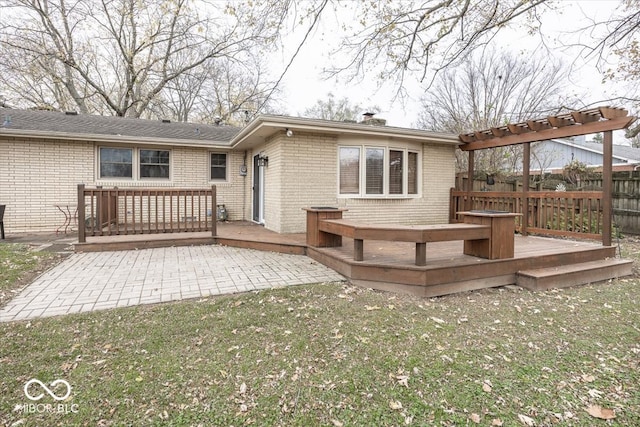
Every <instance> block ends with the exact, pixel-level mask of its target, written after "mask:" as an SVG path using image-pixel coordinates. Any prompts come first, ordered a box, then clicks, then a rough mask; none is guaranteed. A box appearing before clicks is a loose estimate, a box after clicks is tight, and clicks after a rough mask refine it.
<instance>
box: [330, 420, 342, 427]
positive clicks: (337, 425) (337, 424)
mask: <svg viewBox="0 0 640 427" xmlns="http://www.w3.org/2000/svg"><path fill="white" fill-rule="evenodd" d="M331 424H333V425H334V426H335V427H342V426H343V425H344V424H342V423H341V422H340V421H338V420H331Z"/></svg>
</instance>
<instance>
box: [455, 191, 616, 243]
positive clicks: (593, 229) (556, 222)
mask: <svg viewBox="0 0 640 427" xmlns="http://www.w3.org/2000/svg"><path fill="white" fill-rule="evenodd" d="M527 199H528V202H529V203H528V205H529V215H528V218H529V222H528V224H526V227H523V224H522V218H523V217H517V218H516V219H515V221H516V229H517V230H519V231H520V232H522V233H526V232H528V233H538V234H547V235H554V236H564V237H582V238H589V239H600V238H601V237H602V224H603V222H602V219H603V210H602V192H601V191H531V192H528V193H527ZM449 206H450V212H449V219H450V221H451V222H461V220H460V218H458V215H457V212H462V211H465V210H495V211H507V212H511V213H520V214H521V213H523V206H524V203H523V196H522V193H518V192H509V191H503V192H501V191H474V192H471V193H467V192H466V191H458V190H453V189H452V190H451V202H450V205H449Z"/></svg>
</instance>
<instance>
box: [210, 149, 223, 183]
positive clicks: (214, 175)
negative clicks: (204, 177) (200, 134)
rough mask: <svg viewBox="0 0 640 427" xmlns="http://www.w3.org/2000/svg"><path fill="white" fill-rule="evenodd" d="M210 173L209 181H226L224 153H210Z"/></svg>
mask: <svg viewBox="0 0 640 427" xmlns="http://www.w3.org/2000/svg"><path fill="white" fill-rule="evenodd" d="M210 166H211V173H210V175H209V179H210V180H211V181H226V180H227V154H226V153H210Z"/></svg>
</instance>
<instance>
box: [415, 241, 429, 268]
mask: <svg viewBox="0 0 640 427" xmlns="http://www.w3.org/2000/svg"><path fill="white" fill-rule="evenodd" d="M416 265H420V266H423V265H427V244H426V243H420V242H417V243H416Z"/></svg>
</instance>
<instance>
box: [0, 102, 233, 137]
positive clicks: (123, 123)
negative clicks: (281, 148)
mask: <svg viewBox="0 0 640 427" xmlns="http://www.w3.org/2000/svg"><path fill="white" fill-rule="evenodd" d="M16 131H17V132H19V131H25V132H24V133H33V134H42V135H47V136H49V137H60V138H70V137H77V136H79V135H82V136H83V137H84V139H92V136H93V137H101V138H100V139H105V137H113V138H114V139H123V138H126V139H136V138H144V139H146V140H149V139H157V140H158V142H162V141H164V142H171V141H173V142H176V143H178V142H179V141H192V142H196V143H198V145H200V144H202V145H204V144H221V145H227V144H228V143H229V141H230V140H231V139H232V138H233V137H234V136H235V135H236V134H237V133H238V132H239V131H240V128H237V127H234V126H227V125H209V124H202V123H182V122H169V121H162V120H146V119H132V118H124V117H115V116H94V115H89V114H75V113H65V112H58V111H41V110H18V109H12V108H0V135H2V134H3V133H5V134H8V133H15V132H16Z"/></svg>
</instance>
